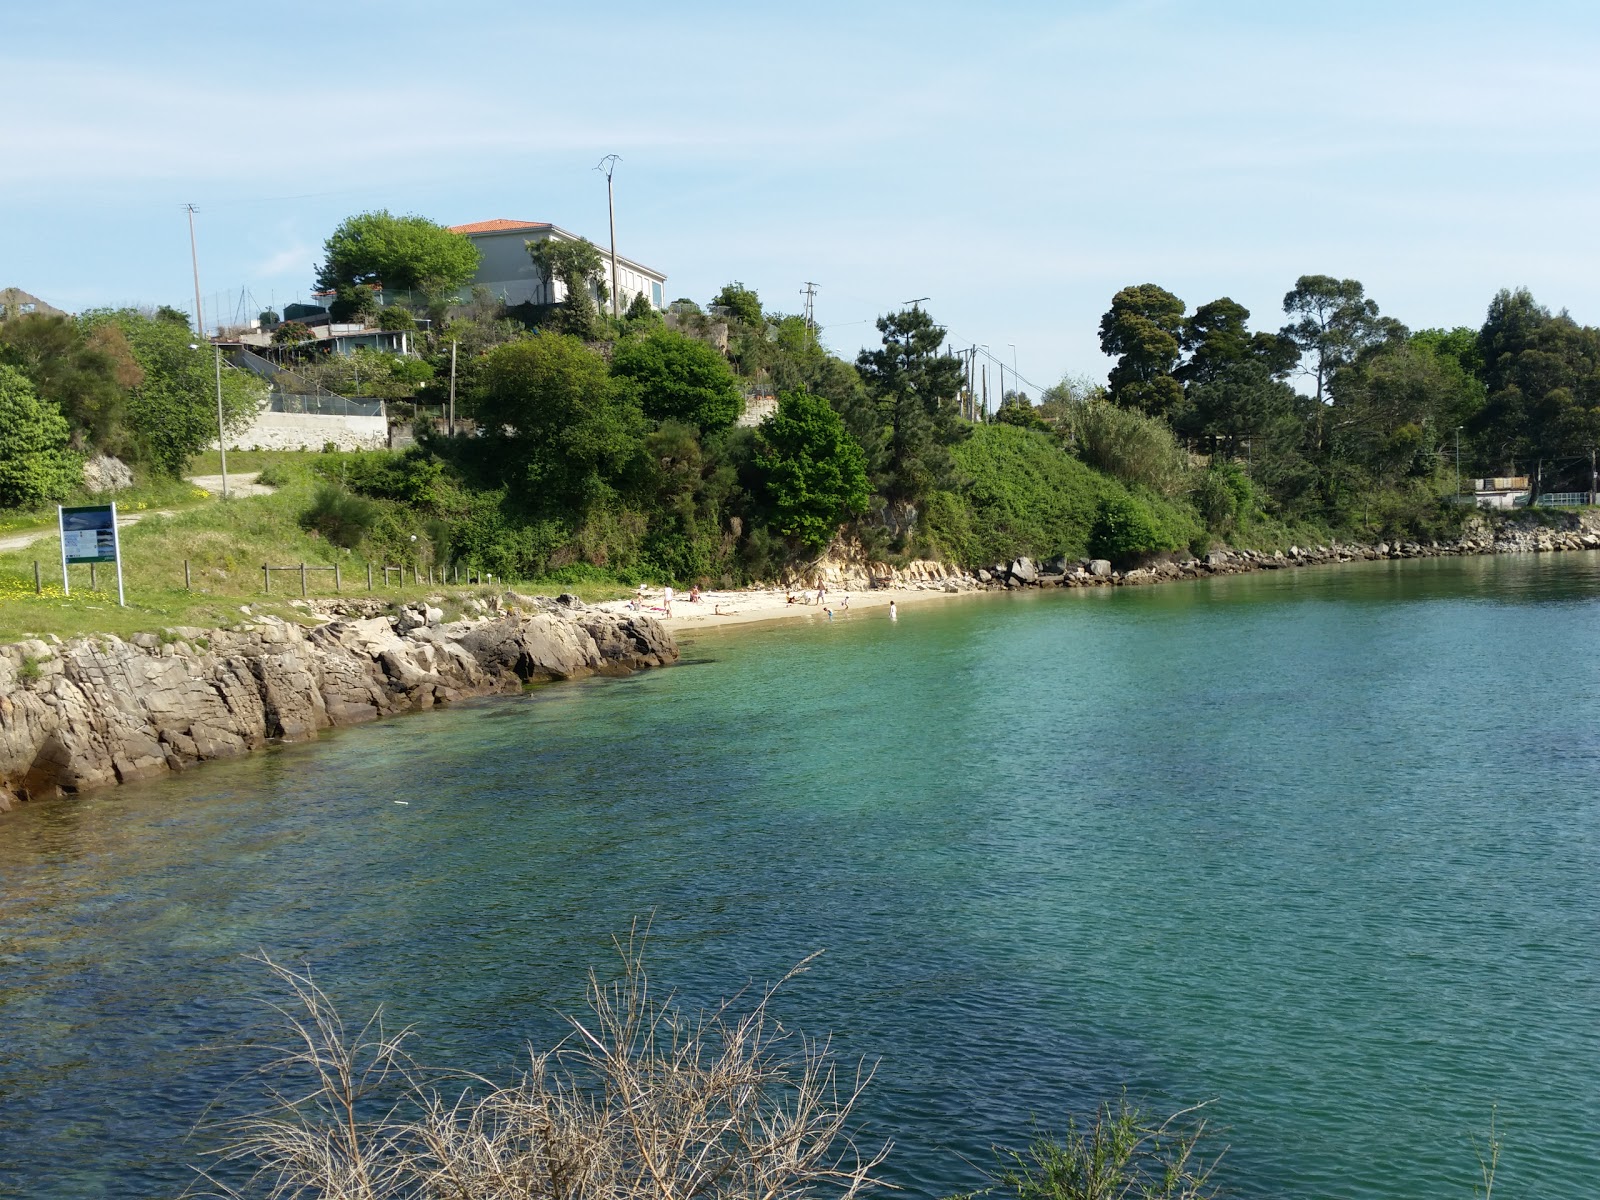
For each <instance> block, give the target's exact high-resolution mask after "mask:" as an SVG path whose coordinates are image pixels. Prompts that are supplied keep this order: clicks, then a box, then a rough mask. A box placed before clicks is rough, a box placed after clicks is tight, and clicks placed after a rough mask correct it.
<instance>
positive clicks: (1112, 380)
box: [1100, 283, 1184, 417]
mask: <svg viewBox="0 0 1600 1200" xmlns="http://www.w3.org/2000/svg"><path fill="white" fill-rule="evenodd" d="M1183 310H1184V303H1183V301H1182V300H1180V299H1178V297H1176V296H1174V295H1173V294H1172V293H1171V292H1169V291H1167V290H1166V289H1164V288H1160V287H1157V286H1156V285H1155V284H1153V283H1142V284H1138V285H1137V286H1133V287H1125V288H1123V289H1122V290H1121V291H1119V292H1118V293H1117V294H1116V295H1115V296H1113V297H1112V298H1111V309H1110V311H1108V312H1107V313H1106V314H1105V316H1103V317H1101V318H1100V348H1101V350H1103V351H1105V353H1107V354H1109V355H1112V356H1114V357H1116V359H1117V365H1116V366H1114V367H1112V368H1111V374H1110V375H1109V377H1108V379H1107V382H1108V384H1109V387H1110V394H1111V399H1112V401H1113V403H1115V404H1117V405H1119V406H1121V407H1123V408H1133V409H1137V410H1138V411H1140V412H1142V413H1145V414H1146V415H1148V416H1152V417H1166V416H1168V415H1169V414H1170V413H1172V412H1174V411H1176V410H1177V409H1178V408H1179V406H1180V405H1181V404H1182V403H1183V388H1182V386H1181V385H1180V384H1179V383H1178V381H1177V379H1175V378H1174V377H1173V370H1174V369H1175V368H1176V367H1177V365H1178V355H1179V352H1180V350H1181V348H1182V347H1181V344H1180V342H1179V340H1178V339H1179V337H1180V336H1181V334H1182V332H1183Z"/></svg>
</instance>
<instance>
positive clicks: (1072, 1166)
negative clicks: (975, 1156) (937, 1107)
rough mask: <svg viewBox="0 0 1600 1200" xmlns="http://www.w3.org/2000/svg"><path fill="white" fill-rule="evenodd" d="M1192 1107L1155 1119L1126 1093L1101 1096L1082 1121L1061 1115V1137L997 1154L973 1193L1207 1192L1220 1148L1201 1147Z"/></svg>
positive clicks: (1073, 1196)
mask: <svg viewBox="0 0 1600 1200" xmlns="http://www.w3.org/2000/svg"><path fill="white" fill-rule="evenodd" d="M1195 1111H1196V1110H1194V1109H1188V1110H1186V1111H1183V1112H1179V1113H1174V1114H1173V1115H1172V1116H1170V1117H1168V1118H1167V1119H1166V1120H1164V1121H1161V1122H1156V1121H1155V1120H1153V1119H1152V1118H1151V1117H1149V1116H1148V1115H1147V1114H1146V1113H1144V1112H1142V1111H1141V1110H1139V1109H1137V1108H1134V1107H1132V1106H1130V1105H1129V1103H1128V1100H1127V1097H1123V1098H1122V1100H1121V1101H1120V1102H1119V1103H1118V1104H1116V1105H1115V1106H1113V1105H1112V1104H1109V1103H1107V1104H1104V1105H1102V1106H1101V1107H1100V1109H1099V1111H1098V1112H1096V1113H1095V1116H1094V1120H1093V1121H1092V1122H1090V1123H1089V1124H1088V1125H1079V1124H1078V1123H1077V1122H1076V1121H1068V1123H1067V1132H1066V1134H1065V1135H1064V1136H1061V1137H1052V1136H1049V1135H1046V1136H1043V1137H1040V1138H1039V1139H1037V1140H1036V1141H1035V1142H1034V1143H1033V1144H1032V1145H1031V1146H1029V1147H1028V1150H1027V1152H1026V1153H1022V1154H1019V1153H1016V1152H1015V1151H1013V1152H1010V1153H1009V1154H1005V1155H1003V1156H1002V1158H1003V1161H1005V1160H1008V1161H1005V1165H1003V1166H1002V1167H1001V1168H1000V1169H999V1170H998V1171H996V1172H994V1173H993V1175H992V1176H991V1179H992V1180H993V1182H992V1184H991V1186H990V1187H988V1188H986V1189H984V1191H983V1192H981V1193H974V1194H973V1195H974V1196H976V1195H997V1194H998V1195H1002V1196H1006V1195H1009V1196H1015V1197H1016V1200H1114V1198H1115V1200H1208V1198H1209V1197H1214V1196H1218V1195H1220V1194H1221V1193H1220V1191H1219V1189H1218V1188H1217V1186H1216V1185H1215V1184H1213V1183H1212V1182H1211V1176H1212V1174H1213V1172H1214V1171H1215V1169H1216V1166H1217V1163H1218V1161H1219V1160H1220V1159H1221V1157H1222V1155H1221V1153H1218V1154H1215V1155H1213V1156H1211V1157H1210V1158H1209V1159H1208V1158H1207V1157H1206V1156H1205V1155H1204V1154H1203V1153H1202V1152H1201V1150H1200V1144H1201V1142H1202V1140H1203V1139H1204V1137H1205V1131H1206V1123H1205V1121H1203V1120H1200V1119H1197V1118H1195V1117H1194V1113H1195Z"/></svg>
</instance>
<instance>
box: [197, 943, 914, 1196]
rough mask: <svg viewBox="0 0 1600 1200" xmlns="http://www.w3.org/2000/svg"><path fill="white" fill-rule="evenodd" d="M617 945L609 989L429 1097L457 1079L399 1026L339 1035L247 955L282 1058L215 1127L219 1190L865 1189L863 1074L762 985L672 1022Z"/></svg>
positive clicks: (872, 1157)
mask: <svg viewBox="0 0 1600 1200" xmlns="http://www.w3.org/2000/svg"><path fill="white" fill-rule="evenodd" d="M619 951H620V953H621V956H622V976H621V978H620V979H617V980H616V981H614V982H610V983H602V982H601V981H600V979H599V978H598V977H597V976H596V975H595V974H594V973H593V972H591V973H590V976H589V986H588V994H587V1007H588V1012H586V1013H585V1014H583V1016H582V1017H581V1018H569V1024H570V1026H571V1033H570V1034H569V1036H568V1037H567V1038H566V1039H565V1040H563V1041H562V1043H561V1044H560V1045H559V1046H557V1047H556V1048H555V1049H553V1050H547V1051H543V1052H538V1051H536V1052H534V1053H533V1056H532V1062H531V1063H527V1064H525V1065H524V1068H523V1071H522V1073H521V1074H520V1075H519V1076H518V1077H517V1078H516V1079H514V1080H513V1081H512V1082H510V1083H506V1084H495V1083H493V1082H491V1081H489V1080H486V1079H482V1078H478V1077H473V1078H471V1079H467V1080H465V1081H464V1082H462V1083H461V1084H460V1086H461V1088H462V1089H463V1090H462V1091H461V1092H460V1093H459V1094H458V1095H455V1096H449V1095H446V1094H443V1091H442V1089H443V1088H444V1087H445V1084H446V1081H447V1080H448V1079H451V1078H454V1079H457V1080H462V1079H463V1078H464V1077H463V1076H460V1075H456V1076H446V1075H444V1074H442V1073H439V1072H431V1071H427V1070H424V1069H423V1068H422V1067H421V1066H420V1065H419V1064H418V1063H417V1062H416V1061H415V1060H414V1059H412V1058H411V1056H410V1055H409V1054H408V1053H407V1051H406V1042H407V1040H408V1032H404V1031H403V1032H399V1033H395V1032H390V1031H386V1030H385V1029H384V1027H383V1024H382V1021H381V1019H380V1017H379V1016H378V1015H374V1016H373V1017H372V1018H371V1019H370V1020H369V1021H367V1022H366V1023H364V1024H362V1023H351V1024H349V1025H346V1024H345V1023H344V1021H343V1020H342V1019H341V1018H340V1016H339V1013H338V1011H337V1010H336V1009H335V1007H334V1005H333V1004H332V1002H331V1001H330V1000H329V998H328V996H327V995H326V994H325V993H324V992H323V991H322V990H321V989H320V988H319V987H317V985H316V984H315V983H314V982H313V981H312V979H311V977H310V975H309V974H308V973H305V972H301V971H295V970H291V969H289V968H287V967H282V966H279V965H278V964H276V963H274V962H272V961H271V960H270V959H268V958H266V957H265V956H264V955H262V956H260V960H261V961H262V962H264V963H265V965H266V966H267V967H268V968H269V969H270V970H271V971H272V972H273V974H274V975H275V976H276V977H277V979H278V980H279V982H280V983H282V984H283V985H285V986H286V988H287V990H289V992H290V993H291V996H292V999H291V1000H290V1002H289V1003H288V1004H287V1005H285V1006H284V1007H283V1008H281V1009H279V1010H278V1011H279V1012H281V1013H282V1014H283V1015H284V1019H285V1020H286V1022H287V1024H288V1029H287V1031H285V1033H284V1034H283V1035H282V1036H281V1040H282V1041H284V1042H286V1043H287V1045H288V1046H289V1049H286V1050H284V1051H281V1052H279V1053H278V1054H276V1055H275V1057H274V1058H273V1059H272V1061H270V1062H267V1063H265V1064H264V1065H263V1068H262V1073H263V1075H264V1076H265V1077H266V1080H267V1086H266V1088H265V1093H264V1097H263V1100H264V1104H265V1107H264V1109H262V1110H261V1111H259V1112H256V1113H252V1114H250V1115H248V1116H245V1117H242V1118H240V1119H238V1120H236V1121H233V1122H229V1123H228V1124H227V1125H225V1126H224V1127H223V1128H222V1129H221V1130H220V1131H219V1132H220V1133H221V1134H222V1135H223V1136H222V1139H221V1143H222V1144H221V1147H220V1148H219V1149H218V1150H217V1151H216V1152H215V1153H216V1156H217V1157H218V1158H219V1159H220V1160H221V1161H222V1162H224V1163H228V1164H237V1165H238V1166H237V1169H238V1171H239V1173H240V1174H242V1175H244V1176H246V1177H247V1179H248V1182H247V1183H246V1184H245V1185H244V1187H245V1191H244V1192H242V1193H241V1192H237V1191H229V1192H227V1193H226V1194H230V1195H236V1196H237V1195H260V1196H289V1195H295V1196H312V1195H315V1196H330V1197H332V1196H340V1197H344V1196H349V1197H356V1196H361V1197H389V1196H419V1197H420V1196H454V1197H491V1196H497V1197H509V1196H528V1197H550V1196H574V1197H587V1196H594V1197H633V1196H637V1197H644V1196H666V1197H671V1196H698V1195H704V1196H708V1197H710V1196H780V1197H801V1196H821V1195H829V1196H833V1197H837V1200H852V1198H853V1197H855V1196H858V1195H860V1194H861V1193H863V1192H865V1191H868V1190H870V1189H872V1188H874V1187H876V1186H879V1181H878V1180H877V1179H876V1178H875V1172H876V1171H877V1168H878V1166H879V1164H881V1163H882V1161H883V1159H884V1157H885V1156H886V1155H887V1153H888V1147H887V1146H885V1147H884V1148H883V1149H881V1150H879V1151H877V1152H876V1153H873V1152H870V1151H866V1150H862V1149H861V1148H860V1147H859V1144H858V1141H857V1138H858V1137H859V1133H858V1131H857V1129H856V1128H855V1125H856V1120H855V1117H854V1110H855V1106H856V1104H857V1103H858V1101H859V1099H860V1097H861V1094H862V1090H863V1089H864V1088H865V1087H866V1085H867V1083H868V1081H869V1080H870V1079H871V1075H872V1072H871V1070H870V1068H867V1067H865V1066H864V1065H857V1066H854V1067H847V1069H846V1070H845V1071H844V1072H842V1073H841V1072H840V1071H839V1069H838V1064H837V1062H836V1060H835V1059H834V1057H833V1054H832V1052H831V1050H830V1048H829V1045H828V1042H827V1039H825V1038H824V1039H821V1040H816V1039H810V1038H797V1037H794V1036H793V1035H791V1033H790V1032H789V1030H788V1029H786V1028H785V1027H783V1026H782V1025H780V1024H779V1023H778V1021H777V1020H776V1018H775V1017H774V1016H773V1015H772V1014H771V1013H769V1011H768V1007H769V1005H770V1003H771V1001H772V998H773V995H774V992H775V990H776V989H775V988H770V987H769V988H767V989H765V990H763V991H761V992H759V993H757V994H756V995H755V996H754V998H753V999H751V1000H749V1001H748V1002H745V1003H743V1004H742V1005H741V1004H740V1002H739V1001H738V999H737V998H736V999H735V1000H734V1001H731V1002H727V1003H724V1004H720V1005H718V1006H717V1007H715V1008H714V1009H712V1010H710V1011H708V1012H702V1013H699V1014H693V1013H687V1012H684V1011H682V1009H681V1008H680V1006H679V1005H678V1003H677V1002H676V1001H675V1000H674V999H673V994H672V992H670V991H669V990H666V989H658V988H656V987H655V986H653V985H652V981H651V980H650V978H649V976H648V975H647V973H646V971H645V968H644V962H643V959H642V949H641V947H640V946H639V945H638V944H637V943H636V942H635V941H633V940H632V939H630V940H629V941H628V942H627V943H626V944H621V945H619ZM803 968H804V964H802V965H801V967H799V968H796V971H795V972H791V976H792V975H793V974H795V973H797V972H798V971H799V970H801V969H803ZM741 1007H742V1008H743V1009H744V1010H745V1011H743V1012H742V1013H741V1012H740V1011H739V1010H740V1008H741ZM213 1173H217V1174H220V1173H221V1172H208V1173H207V1174H208V1177H209V1175H210V1174H213Z"/></svg>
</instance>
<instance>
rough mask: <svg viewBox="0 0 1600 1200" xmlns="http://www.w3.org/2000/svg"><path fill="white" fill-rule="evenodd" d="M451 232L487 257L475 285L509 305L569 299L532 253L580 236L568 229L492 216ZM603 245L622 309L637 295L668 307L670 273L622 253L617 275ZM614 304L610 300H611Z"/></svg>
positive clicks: (603, 256)
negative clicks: (531, 246) (537, 246)
mask: <svg viewBox="0 0 1600 1200" xmlns="http://www.w3.org/2000/svg"><path fill="white" fill-rule="evenodd" d="M450 232H451V233H459V234H461V235H462V236H463V237H465V238H467V239H468V240H470V241H471V242H472V244H473V245H474V246H476V247H477V248H478V253H479V255H480V256H481V257H482V261H481V262H480V263H479V264H478V273H477V274H476V275H474V276H473V277H472V283H471V284H470V285H469V286H471V287H486V288H488V289H489V291H490V293H491V294H492V295H494V296H495V298H496V299H499V300H501V301H503V302H504V303H506V304H529V303H531V304H559V303H561V301H563V300H565V299H566V298H567V289H566V285H564V284H563V283H562V282H561V281H560V280H551V279H547V278H545V276H544V275H543V274H542V273H541V272H540V271H539V268H538V267H536V266H534V265H533V259H532V258H530V257H529V256H528V243H529V242H539V241H545V240H547V239H550V238H554V239H556V240H557V241H567V242H576V241H579V240H580V239H579V237H578V235H577V234H575V233H568V232H567V231H566V230H565V229H562V228H561V227H560V226H559V225H552V224H550V223H549V222H548V221H510V220H506V219H505V218H503V217H502V218H499V219H497V220H493V221H475V222H473V223H472V224H470V225H453V226H451V227H450ZM595 245H596V246H597V247H598V248H599V250H600V258H601V260H602V263H603V266H602V268H601V269H602V272H603V277H604V279H605V282H606V286H607V287H608V288H609V289H611V291H612V292H613V293H614V294H615V295H616V297H617V308H618V311H625V310H626V309H627V307H628V305H630V304H632V303H633V300H634V297H636V296H641V295H642V296H644V297H645V298H646V299H647V300H648V301H649V302H650V305H651V307H653V308H657V309H664V308H666V306H667V305H666V287H667V277H666V276H665V275H663V274H662V273H661V272H660V271H657V270H655V269H654V268H653V267H647V266H645V265H644V264H643V263H637V262H634V261H633V259H631V258H623V257H622V255H620V254H619V255H617V275H618V278H617V279H615V280H613V279H612V278H611V251H610V249H609V246H608V245H606V244H602V243H599V242H597V243H595ZM607 307H608V308H609V305H607Z"/></svg>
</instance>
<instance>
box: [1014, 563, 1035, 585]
mask: <svg viewBox="0 0 1600 1200" xmlns="http://www.w3.org/2000/svg"><path fill="white" fill-rule="evenodd" d="M1011 577H1012V578H1013V579H1015V580H1016V581H1017V582H1018V583H1038V582H1039V570H1038V568H1037V567H1035V566H1034V565H1033V560H1032V559H1031V558H1019V559H1017V561H1016V562H1014V563H1012V564H1011Z"/></svg>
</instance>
